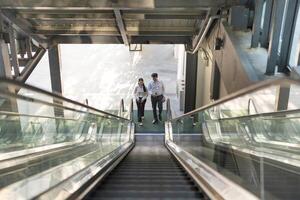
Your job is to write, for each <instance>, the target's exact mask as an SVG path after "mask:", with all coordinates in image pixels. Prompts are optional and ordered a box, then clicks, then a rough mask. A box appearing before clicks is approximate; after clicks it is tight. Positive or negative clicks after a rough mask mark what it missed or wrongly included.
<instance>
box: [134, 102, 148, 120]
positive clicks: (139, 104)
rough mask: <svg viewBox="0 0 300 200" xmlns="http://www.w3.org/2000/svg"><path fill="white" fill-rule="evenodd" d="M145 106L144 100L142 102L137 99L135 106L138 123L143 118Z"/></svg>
mask: <svg viewBox="0 0 300 200" xmlns="http://www.w3.org/2000/svg"><path fill="white" fill-rule="evenodd" d="M145 104H146V99H145V100H143V101H142V98H141V97H139V101H138V100H136V106H137V109H138V122H142V117H144V113H145Z"/></svg>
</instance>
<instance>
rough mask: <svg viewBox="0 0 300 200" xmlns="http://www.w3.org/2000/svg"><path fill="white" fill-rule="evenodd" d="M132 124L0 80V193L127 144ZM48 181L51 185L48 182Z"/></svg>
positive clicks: (60, 98)
mask: <svg viewBox="0 0 300 200" xmlns="http://www.w3.org/2000/svg"><path fill="white" fill-rule="evenodd" d="M130 123H131V122H130V121H129V120H127V119H125V118H120V117H117V116H115V115H111V114H108V113H105V112H102V111H98V110H96V109H93V108H90V107H87V106H85V105H82V104H79V103H76V102H73V101H71V100H68V99H65V98H62V97H59V96H53V95H52V94H50V93H47V92H45V91H42V90H39V89H36V88H33V87H30V86H26V85H21V84H18V83H14V82H13V81H9V80H0V188H3V187H5V186H7V185H9V184H12V183H14V182H16V181H20V180H22V179H25V178H28V177H31V176H33V175H36V174H39V173H41V172H43V171H46V170H48V169H50V168H53V167H55V166H58V165H61V164H64V163H67V162H71V161H72V160H74V159H76V158H79V157H85V158H88V160H89V162H87V163H86V161H85V163H84V164H85V165H88V164H91V163H92V162H94V161H95V160H98V159H100V158H102V157H103V156H105V155H107V154H108V153H110V152H112V151H113V150H115V149H117V148H118V147H120V146H121V145H123V144H125V143H127V142H128V141H129V135H128V130H127V129H128V126H129V124H130ZM49 181H50V182H51V180H49Z"/></svg>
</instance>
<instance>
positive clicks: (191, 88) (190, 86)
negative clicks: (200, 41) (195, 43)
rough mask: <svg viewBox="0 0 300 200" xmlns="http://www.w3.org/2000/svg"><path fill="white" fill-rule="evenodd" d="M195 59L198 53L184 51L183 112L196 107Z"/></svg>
mask: <svg viewBox="0 0 300 200" xmlns="http://www.w3.org/2000/svg"><path fill="white" fill-rule="evenodd" d="M197 61H198V53H195V54H189V53H186V73H185V98H184V99H185V100H184V112H185V113H187V112H190V111H192V110H194V109H195V108H196V87H197V64H198V63H197Z"/></svg>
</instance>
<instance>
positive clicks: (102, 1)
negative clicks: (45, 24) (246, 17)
mask: <svg viewBox="0 0 300 200" xmlns="http://www.w3.org/2000/svg"><path fill="white" fill-rule="evenodd" d="M237 4H240V1H237V0H215V1H211V0H184V1H174V0H139V1H132V0H114V1H113V0H81V1H80V2H78V1H73V0H64V1H36V0H19V1H12V0H2V1H1V2H0V7H1V8H3V9H4V8H5V9H21V10H24V9H56V10H68V9H87V10H95V9H101V10H113V9H120V10H140V9H168V10H182V9H191V8H201V9H203V10H206V9H208V8H211V7H223V6H229V5H237Z"/></svg>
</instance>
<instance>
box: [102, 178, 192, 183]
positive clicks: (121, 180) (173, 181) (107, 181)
mask: <svg viewBox="0 0 300 200" xmlns="http://www.w3.org/2000/svg"><path fill="white" fill-rule="evenodd" d="M104 183H118V184H137V185H139V184H140V185H142V184H143V185H145V184H157V185H161V184H169V185H179V184H192V182H191V180H189V179H180V180H171V179H168V180H165V179H161V180H157V179H147V180H143V179H118V180H116V179H109V177H108V178H107V179H106V180H105V182H104Z"/></svg>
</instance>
